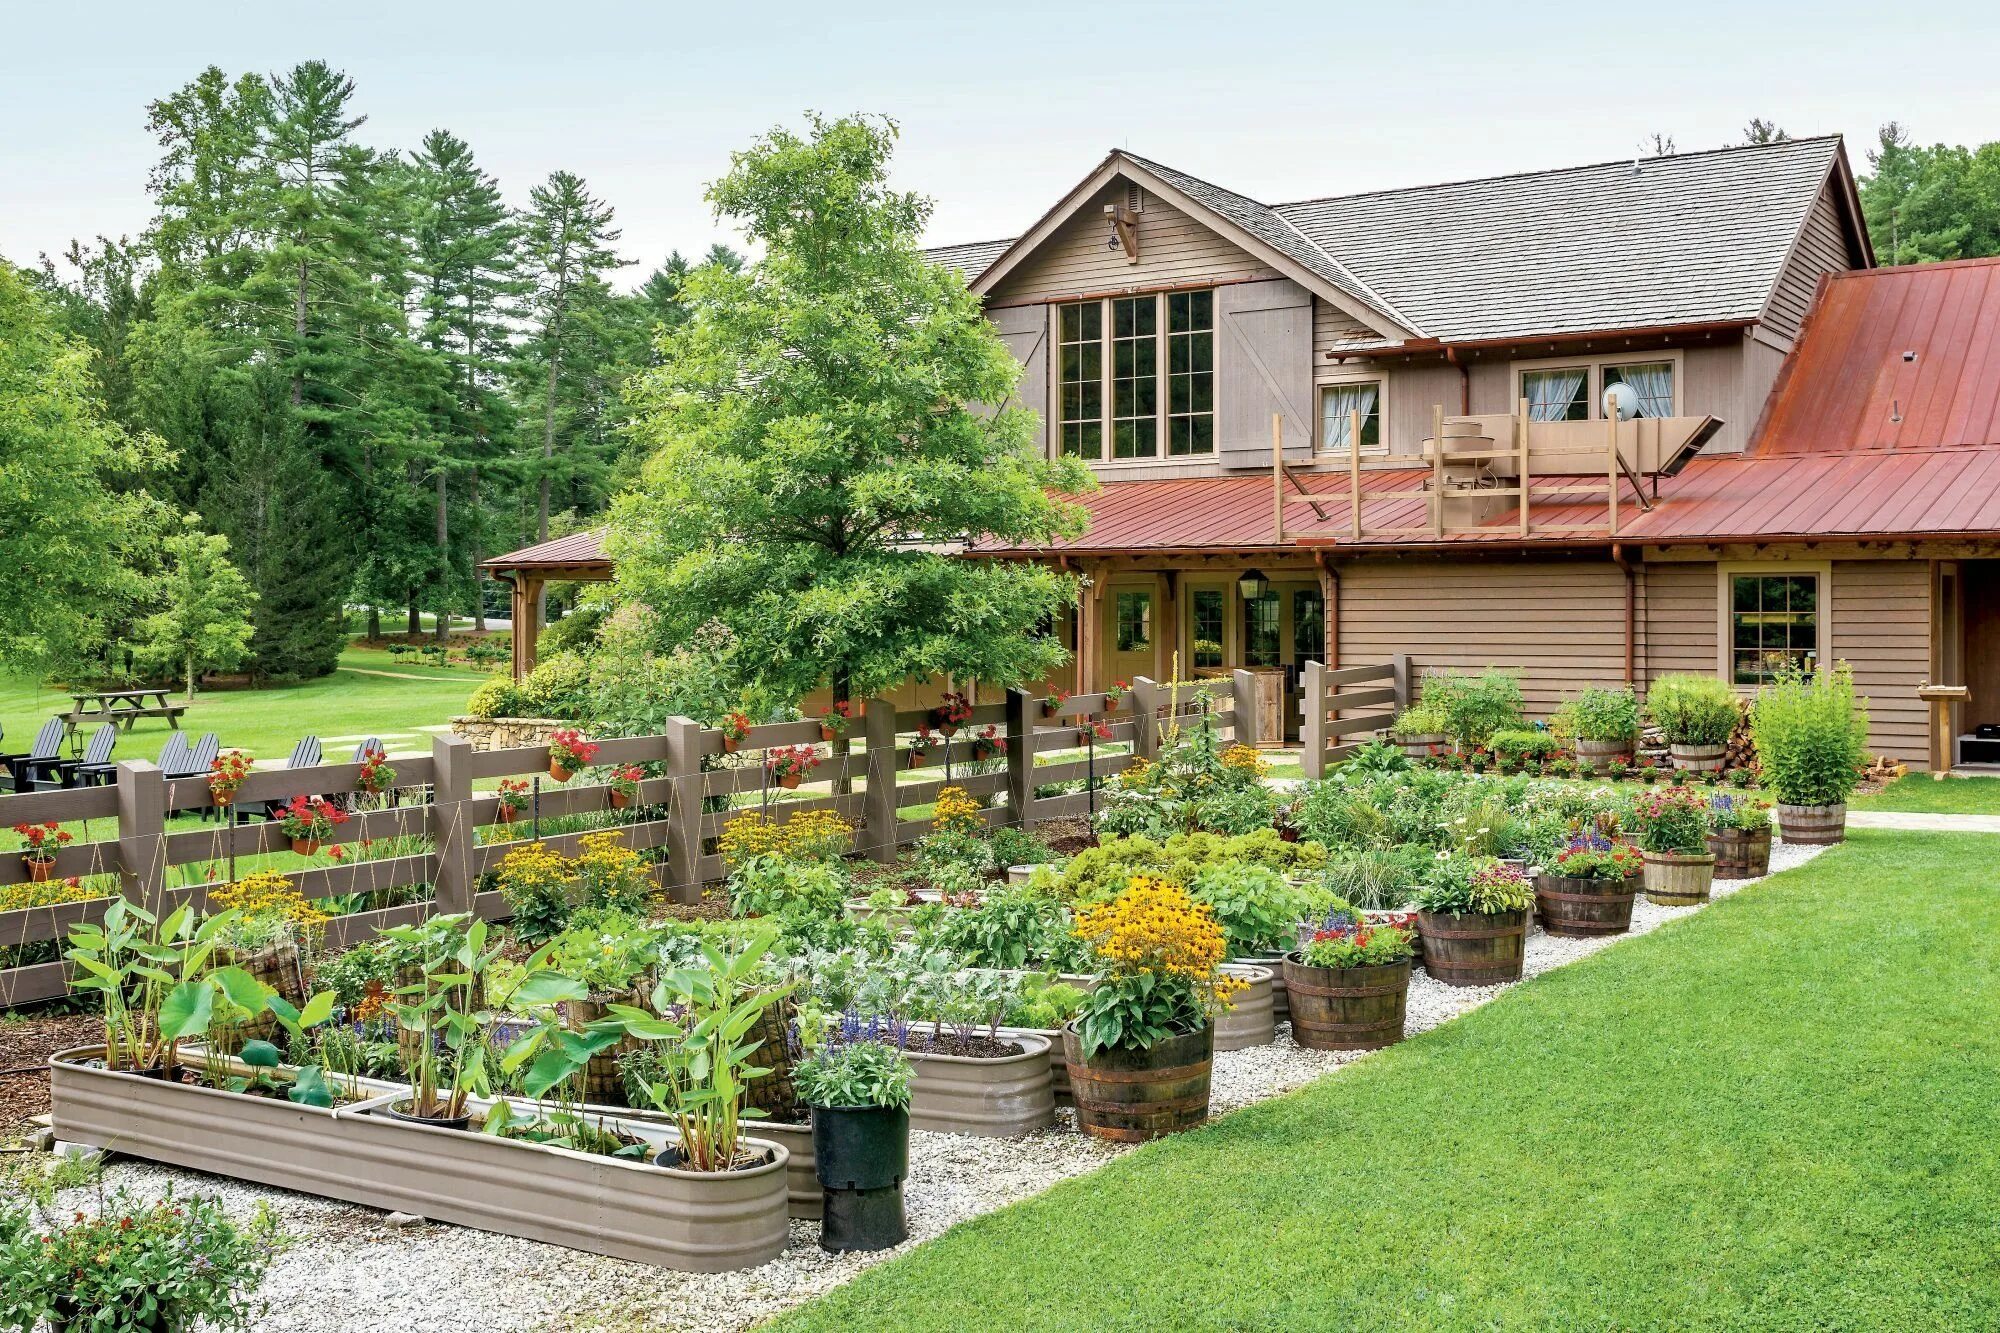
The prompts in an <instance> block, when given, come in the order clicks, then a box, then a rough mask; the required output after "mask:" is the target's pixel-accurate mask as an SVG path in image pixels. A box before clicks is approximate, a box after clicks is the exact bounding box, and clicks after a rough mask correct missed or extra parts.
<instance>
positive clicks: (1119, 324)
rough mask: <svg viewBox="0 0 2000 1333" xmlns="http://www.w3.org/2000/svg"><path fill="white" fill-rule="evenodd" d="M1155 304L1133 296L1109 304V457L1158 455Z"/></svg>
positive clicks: (1157, 309) (1157, 304) (1158, 406)
mask: <svg viewBox="0 0 2000 1333" xmlns="http://www.w3.org/2000/svg"><path fill="white" fill-rule="evenodd" d="M1159 364H1160V341H1159V302H1158V300H1157V298H1155V297H1151V296H1133V297H1126V298H1123V299H1120V300H1115V301H1113V302H1112V303H1111V456H1112V457H1113V458H1151V457H1153V456H1154V455H1156V454H1158V453H1159V451H1160V440H1159V435H1160V431H1159V410H1160V377H1159Z"/></svg>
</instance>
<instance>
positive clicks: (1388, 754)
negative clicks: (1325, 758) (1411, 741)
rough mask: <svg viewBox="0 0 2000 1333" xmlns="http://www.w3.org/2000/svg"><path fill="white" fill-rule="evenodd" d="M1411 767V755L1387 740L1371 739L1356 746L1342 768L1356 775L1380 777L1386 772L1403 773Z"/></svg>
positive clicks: (1351, 774)
mask: <svg viewBox="0 0 2000 1333" xmlns="http://www.w3.org/2000/svg"><path fill="white" fill-rule="evenodd" d="M1409 767H1410V757H1409V756H1408V755H1406V754H1404V753H1403V752H1402V750H1401V749H1399V748H1398V747H1396V746H1395V745H1392V744H1390V743H1389V742H1388V741H1385V740H1380V739H1377V740H1371V741H1366V742H1363V743H1362V744H1361V745H1359V746H1357V747H1355V750H1354V753H1353V754H1350V755H1349V756H1347V759H1346V762H1344V763H1343V764H1342V765H1341V770H1342V771H1343V772H1345V773H1347V774H1349V775H1350V776H1354V777H1363V776H1371V777H1379V776H1381V775H1382V774H1385V773H1403V772H1407V771H1408V770H1409Z"/></svg>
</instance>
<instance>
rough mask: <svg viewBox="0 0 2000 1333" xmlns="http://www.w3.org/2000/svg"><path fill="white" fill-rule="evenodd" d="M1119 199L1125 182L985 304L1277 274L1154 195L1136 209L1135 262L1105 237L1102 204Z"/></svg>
mask: <svg viewBox="0 0 2000 1333" xmlns="http://www.w3.org/2000/svg"><path fill="white" fill-rule="evenodd" d="M1123 202H1125V186H1124V184H1123V183H1119V184H1115V185H1113V186H1111V187H1110V188H1109V189H1107V190H1105V191H1103V192H1102V193H1101V194H1099V196H1098V197H1097V198H1096V199H1094V200H1092V201H1091V204H1090V206H1089V207H1086V208H1084V209H1082V210H1081V211H1079V212H1078V213H1077V215H1076V216H1075V217H1073V218H1071V219H1070V220H1069V221H1068V222H1066V223H1064V224H1063V226H1062V227H1061V228H1060V229H1058V230H1057V232H1056V234H1055V235H1054V236H1052V237H1050V238H1049V239H1048V241H1046V242H1045V243H1044V244H1043V245H1042V246H1041V247H1040V248H1038V249H1037V250H1036V251H1035V252H1034V254H1032V255H1030V256H1028V257H1027V258H1026V259H1025V260H1023V261H1022V263H1021V265H1020V267H1018V268H1016V269H1015V270H1014V271H1013V272H1012V273H1009V274H1008V275H1007V276H1006V277H1005V278H1004V279H1002V280H1001V282H1000V283H999V285H998V286H997V287H995V288H994V290H993V291H992V293H991V294H990V296H989V298H988V299H989V304H991V305H1006V304H1008V303H1010V302H1012V303H1020V302H1023V301H1053V300H1059V299H1061V298H1063V297H1065V296H1079V295H1088V294H1099V295H1101V294H1103V293H1105V292H1112V291H1123V290H1125V289H1126V288H1134V289H1146V288H1160V287H1177V286H1182V285H1187V284H1198V283H1204V282H1247V281H1256V280H1260V279H1265V278H1275V277H1278V276H1279V275H1278V273H1277V272H1276V271H1274V270H1272V269H1270V268H1267V267H1265V266H1264V265H1263V264H1261V263H1259V262H1258V261H1257V260H1256V259H1254V258H1253V257H1251V256H1250V255H1248V254H1245V253H1244V252H1243V251H1242V250H1241V249H1239V248H1238V247H1237V246H1235V245H1233V244H1231V243H1230V242H1229V241H1226V240H1224V239H1223V238H1222V237H1221V236H1219V235H1217V234H1216V233H1215V232H1214V231H1212V230H1210V229H1209V228H1208V227H1206V226H1204V225H1203V224H1201V223H1199V222H1197V221H1195V220H1194V219H1193V218H1191V217H1189V216H1188V215H1187V214H1185V213H1183V212H1181V211H1180V210H1178V209H1176V208H1174V207H1172V206H1171V205H1169V204H1166V203H1164V202H1162V201H1160V200H1158V199H1153V198H1148V199H1147V200H1146V201H1145V202H1146V206H1145V208H1144V210H1143V211H1141V212H1140V214H1139V262H1138V263H1136V264H1129V263H1127V262H1126V261H1125V251H1124V250H1123V249H1113V248H1111V247H1109V246H1108V245H1107V244H1106V240H1107V238H1108V237H1109V236H1110V224H1109V223H1108V222H1106V220H1105V217H1104V205H1105V204H1108V203H1121V204H1122V203H1123Z"/></svg>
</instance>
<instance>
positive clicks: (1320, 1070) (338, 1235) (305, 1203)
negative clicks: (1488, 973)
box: [64, 844, 1823, 1333]
mask: <svg viewBox="0 0 2000 1333" xmlns="http://www.w3.org/2000/svg"><path fill="white" fill-rule="evenodd" d="M1821 850H1823V849H1822V848H1817V847H1788V846H1784V845H1782V844H1780V845H1778V846H1776V847H1774V848H1773V850H1772V854H1771V869H1772V871H1773V872H1776V871H1780V870H1787V869H1790V868H1792V867H1794V866H1798V865H1803V864H1804V863H1805V862H1806V861H1808V860H1810V859H1811V858H1812V857H1813V856H1814V855H1816V854H1817V853H1818V852H1819V851H1821ZM1751 883H1755V881H1754V880H1735V881H1729V880H1723V881H1718V882H1717V883H1716V886H1715V896H1717V897H1723V896H1726V895H1728V894H1730V893H1734V892H1736V891H1737V890H1739V889H1741V888H1743V887H1744V886H1745V885H1747V884H1751ZM1700 910H1701V909H1700V908H1695V907H1655V906H1652V905H1650V904H1648V903H1646V902H1645V901H1644V900H1643V899H1641V901H1640V902H1639V904H1638V906H1637V907H1636V909H1635V910H1634V912H1633V920H1632V934H1634V935H1640V934H1645V933H1647V932H1648V931H1652V930H1655V929H1658V928H1659V927H1660V926H1662V925H1665V924H1667V923H1668V922H1670V921H1673V920H1675V919H1677V918H1680V917H1684V916H1688V915H1691V914H1692V913H1694V912H1697V911H1700ZM1620 938H1624V937H1622V936H1620V937H1614V938H1611V939H1596V940H1563V939H1555V938H1553V937H1551V936H1548V935H1545V934H1543V933H1542V932H1541V931H1540V930H1539V929H1537V930H1535V931H1534V932H1533V933H1532V934H1531V935H1530V936H1529V939H1528V957H1527V967H1526V971H1527V974H1528V975H1529V976H1535V975H1539V974H1540V973H1543V972H1547V971H1549V970H1550V969H1552V968H1556V967H1561V966H1563V965H1564V964H1566V963H1571V962H1574V961H1576V960H1577V959H1579V958H1582V957H1584V956H1585V955H1587V954H1592V953H1595V952H1597V951H1598V950H1599V949H1604V948H1609V947H1611V946H1612V945H1614V944H1616V943H1617V942H1618V939H1620ZM1506 989H1507V987H1505V986H1491V987H1480V988H1474V989H1458V988H1454V987H1450V986H1445V985H1441V984H1440V983H1438V982H1436V981H1433V980H1431V979H1430V977H1428V976H1426V975H1424V974H1423V973H1421V972H1420V973H1418V974H1417V975H1416V976H1415V977H1414V978H1413V979H1412V981H1411V985H1410V1000H1409V1031H1410V1032H1411V1033H1412V1034H1414V1033H1418V1032H1424V1031H1427V1030H1429V1029H1431V1028H1434V1027H1436V1026H1438V1025H1439V1024H1440V1023H1444V1022H1447V1021H1449V1020H1451V1019H1453V1018H1456V1017H1457V1016H1458V1015H1460V1014H1462V1013H1465V1012H1466V1011H1468V1010H1470V1009H1474V1008H1477V1007H1478V1006H1479V1005H1482V1004H1484V1003H1486V1002H1487V1001H1488V1000H1491V999H1493V998H1494V997H1495V996H1496V995H1498V994H1500V992H1502V991H1504V990H1506ZM1364 1058H1366V1056H1365V1053H1361V1052H1321V1051H1308V1050H1304V1049H1301V1048H1300V1047H1297V1046H1294V1045H1293V1044H1292V1042H1291V1037H1290V1029H1289V1028H1288V1027H1286V1026H1283V1025H1280V1027H1279V1029H1278V1039H1277V1041H1276V1043H1275V1044H1273V1045H1271V1046H1264V1047H1254V1048H1251V1049H1249V1050H1243V1051H1232V1052H1227V1053H1223V1054H1219V1055H1217V1056H1216V1057H1215V1076H1214V1084H1213V1090H1212V1096H1213V1106H1214V1110H1215V1112H1216V1113H1217V1114H1221V1113H1222V1112H1225V1111H1232V1110H1236V1109H1238V1108H1240V1107H1243V1106H1247V1105H1249V1104H1251V1103H1252V1102H1257V1101H1262V1100H1264V1099H1266V1098H1269V1097H1274V1096H1277V1095H1279V1094H1280V1093H1284V1092H1289V1091H1291V1090H1293V1089H1295V1088H1299V1087H1302V1086H1303V1085H1305V1084H1307V1083H1310V1082H1311V1081H1312V1080H1313V1079H1315V1078H1318V1077H1319V1076H1320V1075H1322V1074H1325V1073H1326V1072H1328V1071H1329V1070H1331V1069H1333V1068H1335V1067H1337V1066H1339V1065H1343V1064H1347V1063H1349V1062H1351V1061H1354V1060H1357V1059H1364ZM1121 1151H1125V1150H1124V1149H1121V1148H1117V1147H1113V1146H1111V1145H1108V1144H1103V1143H1099V1142H1097V1141H1096V1140H1093V1139H1088V1138H1085V1137H1083V1136H1082V1135H1079V1134H1077V1133H1076V1132H1075V1131H1074V1129H1073V1128H1072V1122H1071V1121H1070V1119H1069V1113H1068V1112H1066V1111H1065V1112H1061V1113H1059V1117H1058V1124H1057V1126H1056V1128H1055V1129H1053V1130H1050V1131H1048V1132H1046V1133H1042V1134H1035V1135H1031V1136H1029V1137H1027V1138H1024V1139H1015V1140H1004V1139H975V1138H966V1137H961V1136H957V1135H947V1134H927V1133H916V1134H913V1135H912V1136H911V1153H910V1167H911V1174H910V1179H909V1181H908V1182H907V1183H906V1185H905V1189H904V1194H905V1198H906V1200H907V1205H908V1210H909V1221H910V1240H909V1242H908V1243H907V1244H906V1245H903V1246H899V1247H898V1248H897V1249H895V1250H889V1251H884V1252H882V1253H879V1254H867V1255H855V1254H850V1255H838V1256H836V1255H829V1254H825V1253H823V1252H822V1251H821V1250H820V1248H819V1245H818V1230H819V1228H818V1225H817V1224H816V1223H810V1222H793V1223H792V1224H791V1228H792V1241H791V1245H790V1247H789V1248H788V1249H787V1250H786V1251H785V1253H784V1255H783V1257H781V1258H779V1259H777V1260H775V1261H774V1262H772V1263H769V1264H766V1265H764V1266H763V1267H761V1268H756V1269H751V1270H748V1271H746V1272H741V1273H718V1274H693V1273H676V1272H671V1271H667V1270H663V1269H655V1268H649V1267H646V1266H643V1265H639V1264H631V1263H625V1262H623V1261H620V1260H616V1259H607V1258H603V1257H600V1256H597V1255H590V1254H579V1253H576V1252H574V1251H570V1250H564V1249H560V1248H558V1247H555V1246H550V1245H542V1244H538V1243H535V1242H532V1241H525V1240H516V1239H513V1238H511V1237H506V1236H494V1235H488V1234H485V1233H483V1232H478V1231H471V1230H467V1229H464V1228H460V1227H451V1226H442V1225H431V1224H423V1225H417V1226H413V1227H409V1228H406V1229H401V1230H397V1229H391V1228H389V1227H388V1226H387V1225H386V1224H385V1222H384V1218H383V1215H382V1214H380V1213H378V1212H375V1211H373V1210H371V1209H366V1208H357V1207H353V1206H351V1205H347V1204H339V1203H331V1202H328V1201H326V1200H322V1199H315V1198H311V1197H308V1196H305V1195H299V1194H290V1193H286V1192H283V1191H279V1190H269V1189H263V1188H261V1187H257V1186H252V1185H244V1184H240V1183H237V1182H234V1181H229V1180H223V1179H218V1178H215V1177H209V1176H201V1175H197V1174H195V1173H193V1172H187V1171H180V1170H175V1169H171V1168H166V1167H158V1166H151V1165H147V1164H144V1163H140V1162H133V1161H117V1162H113V1163H112V1164H111V1165H110V1166H109V1167H108V1168H107V1169H106V1172H105V1182H106V1184H107V1186H125V1187H127V1188H129V1189H131V1190H133V1191H135V1192H138V1193H141V1194H148V1195H151V1194H158V1193H160V1192H163V1191H164V1190H166V1189H167V1188H168V1187H169V1186H171V1187H173V1188H174V1189H176V1190H178V1191H180V1192H182V1193H188V1192H194V1191H198V1192H200V1193H205V1194H214V1195H216V1196H218V1197H219V1198H221V1199H222V1200H223V1201H224V1203H225V1204H226V1205H227V1206H228V1207H229V1208H230V1209H231V1210H232V1211H239V1212H242V1213H245V1214H247V1213H249V1212H250V1211H251V1210H253V1209H254V1208H255V1207H256V1204H257V1202H258V1201H260V1200H261V1201H264V1202H267V1203H268V1204H269V1205H270V1206H271V1207H272V1208H273V1209H274V1210H276V1211H277V1212H278V1213H279V1214H280V1215H281V1216H282V1217H283V1218H284V1219H285V1220H286V1222H287V1223H288V1229H289V1230H290V1232H291V1233H292V1235H293V1236H294V1237H295V1238H296V1244H295V1245H294V1248H293V1249H292V1250H291V1251H290V1252H289V1253H288V1254H286V1255H285V1256H284V1257H283V1258H281V1259H280V1260H279V1261H278V1263H277V1264H276V1265H275V1266H274V1267H273V1268H272V1270H271V1272H270V1275H269V1277H268V1278H267V1280H266V1281H265V1284H264V1290H263V1295H264V1296H265V1297H266V1298H267V1299H268V1300H269V1301H270V1303H271V1310H270V1313H269V1314H268V1315H267V1316H266V1317H265V1318H263V1319H262V1320H260V1321H259V1322H258V1324H257V1327H258V1328H259V1329H260V1330H268V1331H270V1333H308V1331H310V1333H338V1331H340V1330H346V1329H351V1328H355V1327H358V1326H359V1325H357V1324H356V1322H355V1318H354V1315H355V1312H357V1311H365V1312H367V1315H368V1317H369V1324H368V1326H369V1327H374V1328H430V1327H436V1326H439V1325H441V1324H444V1323H449V1324H451V1325H454V1326H457V1327H464V1328H478V1329H482V1330H487V1331H488V1333H512V1331H514V1330H521V1331H522V1333H533V1331H536V1330H600V1331H602V1333H626V1331H628V1330H632V1331H636V1330H639V1329H661V1330H703V1331H704V1333H708V1331H713V1333H723V1331H725V1330H736V1329H743V1328H747V1327H748V1326H750V1325H752V1324H754V1323H756V1322H757V1321H759V1320H761V1319H765V1318H768V1317H770V1316H771V1315H773V1314H776V1313H777V1312H779V1311H781V1310H784V1309H786V1308H788V1307H790V1306H793V1305H797V1304H800V1303H801V1302H803V1301H805V1300H807V1299H809V1298H811V1297H812V1296H815V1295H817V1294H819V1293H821V1292H824V1291H826V1290H828V1289H830V1288H832V1287H834V1286H837V1285H839V1284H840V1283H842V1282H844V1281H846V1280H847V1279H849V1278H851V1277H853V1276H854V1275H855V1274H856V1273H859V1272H860V1271H861V1270H862V1269H864V1268H867V1267H869V1266H870V1265H872V1264H875V1263H879V1262H881V1261H882V1260H884V1259H887V1258H891V1257H893V1256H895V1255H896V1254H899V1253H901V1252H903V1250H905V1249H908V1248H909V1246H911V1245H915V1244H917V1243H919V1242H921V1241H924V1240H928V1239H930V1238H932V1237H934V1236H937V1235H939V1234H941V1233H942V1232H944V1231H945V1230H947V1229H948V1228H950V1227H952V1226H954V1225H956V1224H957V1223H959V1222H963V1221H965V1220H967V1219H969V1218H972V1217H976V1216H978V1215H979V1214H981V1213H985V1212H990V1211H992V1210H993V1209H995V1208H999V1207H1002V1206H1003V1205H1005V1204H1009V1203H1013V1202H1015V1201H1017V1200H1020V1199H1024V1198H1027V1197H1028V1196H1030V1195H1033V1194H1038V1193H1040V1192H1041V1191H1043V1190H1045V1189H1047V1188H1048V1187H1049V1186H1051V1185H1053V1184H1055V1183H1057V1182H1058V1181H1061V1180H1064V1179H1067V1178H1069V1177H1071V1176H1078V1175H1082V1174H1083V1173H1085V1172H1087V1171H1090V1170H1093V1169H1095V1168H1096V1167H1099V1166H1102V1165H1103V1164H1104V1163H1106V1162H1108V1161H1110V1160H1111V1159H1112V1158H1113V1157H1116V1156H1117V1155H1118V1154H1119V1153H1120V1152H1121ZM92 1203H93V1196H92V1195H91V1194H89V1193H86V1192H83V1191H78V1192H76V1194H75V1196H74V1197H73V1198H68V1199H65V1200H64V1205H65V1206H71V1207H79V1208H88V1207H91V1206H92ZM329 1279H333V1280H329Z"/></svg>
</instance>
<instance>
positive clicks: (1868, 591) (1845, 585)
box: [1832, 560, 1931, 766]
mask: <svg viewBox="0 0 2000 1333" xmlns="http://www.w3.org/2000/svg"><path fill="white" fill-rule="evenodd" d="M1930 644H1931V604H1930V562H1929V561H1927V560H1836V561H1834V564H1833V649H1832V651H1833V656H1834V658H1835V659H1836V660H1839V661H1845V662H1847V663H1849V664H1850V665H1851V666H1853V668H1854V688H1855V692H1856V693H1857V694H1860V695H1862V696H1863V697H1865V698H1866V699H1867V700H1868V721H1869V734H1870V739H1869V744H1870V747H1871V748H1872V749H1873V750H1874V751H1875V752H1876V753H1879V754H1886V755H1888V756H1890V757H1891V758H1894V759H1899V760H1902V761H1903V762H1904V763H1907V764H1914V765H1918V766H1922V765H1924V764H1925V763H1926V762H1927V759H1928V756H1929V753H1930V748H1929V743H1928V741H1927V738H1926V737H1927V732H1926V727H1927V725H1928V722H1927V718H1926V714H1925V708H1924V703H1923V701H1922V700H1921V699H1919V698H1917V686H1919V685H1921V684H1923V683H1924V682H1925V681H1926V680H1927V679H1929V678H1930Z"/></svg>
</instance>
